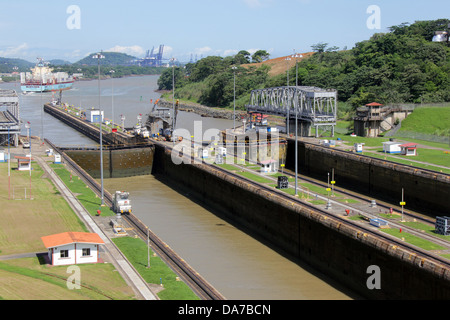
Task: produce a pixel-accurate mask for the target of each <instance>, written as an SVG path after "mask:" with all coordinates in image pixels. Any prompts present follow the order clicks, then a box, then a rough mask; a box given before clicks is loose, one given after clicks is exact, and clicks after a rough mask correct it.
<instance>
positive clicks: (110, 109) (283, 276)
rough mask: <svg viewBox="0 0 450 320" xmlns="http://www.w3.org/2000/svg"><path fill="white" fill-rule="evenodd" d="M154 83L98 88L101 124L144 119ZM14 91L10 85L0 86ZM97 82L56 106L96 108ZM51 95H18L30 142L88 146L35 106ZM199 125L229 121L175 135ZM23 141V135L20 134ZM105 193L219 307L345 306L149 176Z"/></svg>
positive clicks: (126, 81) (184, 117) (133, 80)
mask: <svg viewBox="0 0 450 320" xmlns="http://www.w3.org/2000/svg"><path fill="white" fill-rule="evenodd" d="M157 79H158V76H144V77H130V78H121V79H113V80H111V79H108V80H102V81H100V92H101V98H100V104H101V106H102V109H103V110H104V111H105V117H106V118H110V119H111V118H113V114H114V120H115V122H116V123H120V115H124V116H125V118H126V119H125V126H127V127H131V126H133V125H134V124H135V122H136V121H137V116H138V115H139V114H142V115H143V119H145V114H147V113H148V112H149V111H150V108H151V105H150V99H152V100H153V101H154V100H156V99H158V98H159V96H160V95H159V94H158V93H156V92H154V90H155V89H156V88H157V83H156V82H157ZM0 88H4V89H16V90H18V92H20V87H19V86H18V85H17V84H12V83H9V84H0ZM98 92H99V89H98V81H96V80H93V81H80V82H76V83H75V84H74V88H73V89H72V90H70V91H66V92H63V102H67V103H69V104H71V105H74V106H75V107H78V108H82V109H86V108H92V107H95V108H97V107H98V105H99V98H98ZM51 98H52V94H51V93H44V94H42V95H41V94H33V95H27V96H23V95H20V108H21V110H20V111H21V118H22V119H23V120H24V122H26V121H30V123H31V134H32V135H35V136H39V137H42V136H44V137H45V138H47V139H49V140H50V141H52V142H53V143H55V144H56V145H60V146H74V145H96V144H97V143H96V142H94V141H92V140H90V139H88V138H86V137H84V136H83V135H82V134H80V133H78V132H77V131H75V130H74V129H71V128H70V127H68V126H67V125H65V124H63V123H62V122H60V121H59V120H57V119H55V118H53V117H52V116H50V115H48V114H46V113H43V112H42V108H41V106H42V104H43V103H45V102H48V101H50V100H51ZM194 121H202V125H203V129H204V130H206V129H208V128H218V129H225V128H230V127H232V126H233V122H232V121H229V120H221V119H212V118H204V117H200V116H198V115H196V114H192V113H186V112H180V113H179V119H178V121H177V122H178V127H180V128H185V129H188V130H191V132H193V122H194ZM22 131H23V134H26V130H25V128H23V130H22ZM104 186H105V188H106V189H107V190H109V191H110V192H114V191H115V190H123V189H126V190H127V191H129V192H130V196H131V200H132V202H133V213H134V214H135V215H136V216H137V217H138V218H139V219H140V220H141V221H143V222H144V223H145V224H146V225H147V226H149V228H150V229H151V230H152V231H153V232H154V233H156V234H157V235H158V236H159V237H160V238H161V239H162V240H163V241H165V242H166V243H167V244H168V245H169V246H170V247H171V248H172V249H173V250H175V251H176V252H177V253H178V254H179V255H180V256H181V257H182V258H183V259H185V260H186V261H187V262H188V263H189V264H190V265H191V266H192V267H193V268H194V269H195V270H196V271H197V272H199V273H200V274H201V275H202V276H203V277H204V278H205V279H206V280H207V281H209V282H210V283H211V284H212V285H213V286H214V287H216V288H217V289H218V290H219V291H220V292H221V293H222V294H223V295H224V296H225V297H226V298H227V299H249V300H305V299H307V300H313V299H314V300H316V299H317V300H318V299H328V300H332V299H350V297H349V295H347V294H346V293H344V292H342V291H340V290H338V289H336V288H335V287H334V286H333V285H332V282H329V281H326V280H324V278H322V277H320V276H319V275H317V274H315V273H314V272H313V271H311V270H310V269H309V268H308V267H307V266H304V265H301V264H297V263H294V262H292V261H290V260H289V259H287V258H285V257H284V256H283V255H281V254H280V253H278V252H276V251H274V250H272V249H271V248H269V247H268V246H266V245H264V244H263V243H261V242H259V241H257V240H255V239H254V238H252V237H251V236H249V235H247V234H245V233H244V232H242V231H241V230H239V229H237V228H235V227H234V226H232V225H231V224H230V223H228V222H227V221H225V220H222V219H221V218H219V217H217V216H216V215H215V214H214V213H213V210H210V209H208V208H205V207H204V206H202V205H200V204H199V203H197V202H196V201H195V199H194V198H193V197H192V195H190V194H189V192H188V191H180V189H179V188H176V189H174V188H171V187H170V186H169V185H168V184H166V183H164V182H163V181H162V180H159V179H158V177H155V176H141V177H132V178H118V179H106V180H105V181H104Z"/></svg>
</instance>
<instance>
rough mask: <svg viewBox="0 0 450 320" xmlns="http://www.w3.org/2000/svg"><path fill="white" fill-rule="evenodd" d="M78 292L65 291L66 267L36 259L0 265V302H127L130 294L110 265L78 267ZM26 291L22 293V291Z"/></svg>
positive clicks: (131, 293) (132, 294) (13, 261)
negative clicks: (1, 300) (3, 300)
mask: <svg viewBox="0 0 450 320" xmlns="http://www.w3.org/2000/svg"><path fill="white" fill-rule="evenodd" d="M78 267H79V268H80V282H81V283H80V285H81V287H80V289H73V290H70V289H68V287H67V278H68V277H70V276H71V275H72V273H68V272H67V271H68V270H67V266H48V265H45V264H42V263H41V261H40V260H39V259H38V258H22V259H14V260H7V261H3V262H0V299H5V300H42V299H44V300H130V299H135V296H134V292H133V290H132V289H131V288H130V287H129V286H128V285H127V284H126V282H125V280H123V279H122V277H121V276H120V274H119V273H118V272H116V271H115V269H114V266H113V265H112V264H110V263H98V264H84V265H83V264H81V265H78ZM24 289H25V290H24Z"/></svg>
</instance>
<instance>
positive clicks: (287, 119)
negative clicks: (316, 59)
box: [285, 57, 291, 137]
mask: <svg viewBox="0 0 450 320" xmlns="http://www.w3.org/2000/svg"><path fill="white" fill-rule="evenodd" d="M285 60H286V69H287V72H286V74H287V95H288V105H287V118H286V134H287V136H288V137H289V108H290V105H289V102H290V101H289V61H291V58H290V57H287V58H286V59H285Z"/></svg>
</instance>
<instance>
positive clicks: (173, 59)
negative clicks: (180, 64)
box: [170, 58, 175, 144]
mask: <svg viewBox="0 0 450 320" xmlns="http://www.w3.org/2000/svg"><path fill="white" fill-rule="evenodd" d="M170 61H171V62H172V109H173V114H172V141H173V143H174V144H175V137H174V132H175V58H172V59H170Z"/></svg>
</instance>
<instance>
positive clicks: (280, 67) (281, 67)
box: [242, 52, 314, 76]
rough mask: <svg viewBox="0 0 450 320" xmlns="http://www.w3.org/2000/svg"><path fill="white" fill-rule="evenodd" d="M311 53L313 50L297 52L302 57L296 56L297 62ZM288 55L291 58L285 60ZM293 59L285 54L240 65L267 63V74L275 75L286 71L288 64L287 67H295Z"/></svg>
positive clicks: (255, 65) (250, 65) (256, 65)
mask: <svg viewBox="0 0 450 320" xmlns="http://www.w3.org/2000/svg"><path fill="white" fill-rule="evenodd" d="M313 54H314V52H306V53H299V55H301V56H302V57H299V58H297V62H300V61H302V59H305V58H308V57H310V56H311V55H313ZM288 57H289V58H291V60H287V61H286V58H288ZM295 61H296V59H295V58H292V56H291V55H289V56H285V57H279V58H274V59H270V60H266V61H263V62H259V63H250V64H245V65H242V67H253V66H254V67H257V68H258V67H260V66H262V65H268V66H270V71H269V75H270V76H276V75H279V74H281V73H286V70H287V67H288V66H289V68H293V67H295Z"/></svg>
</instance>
